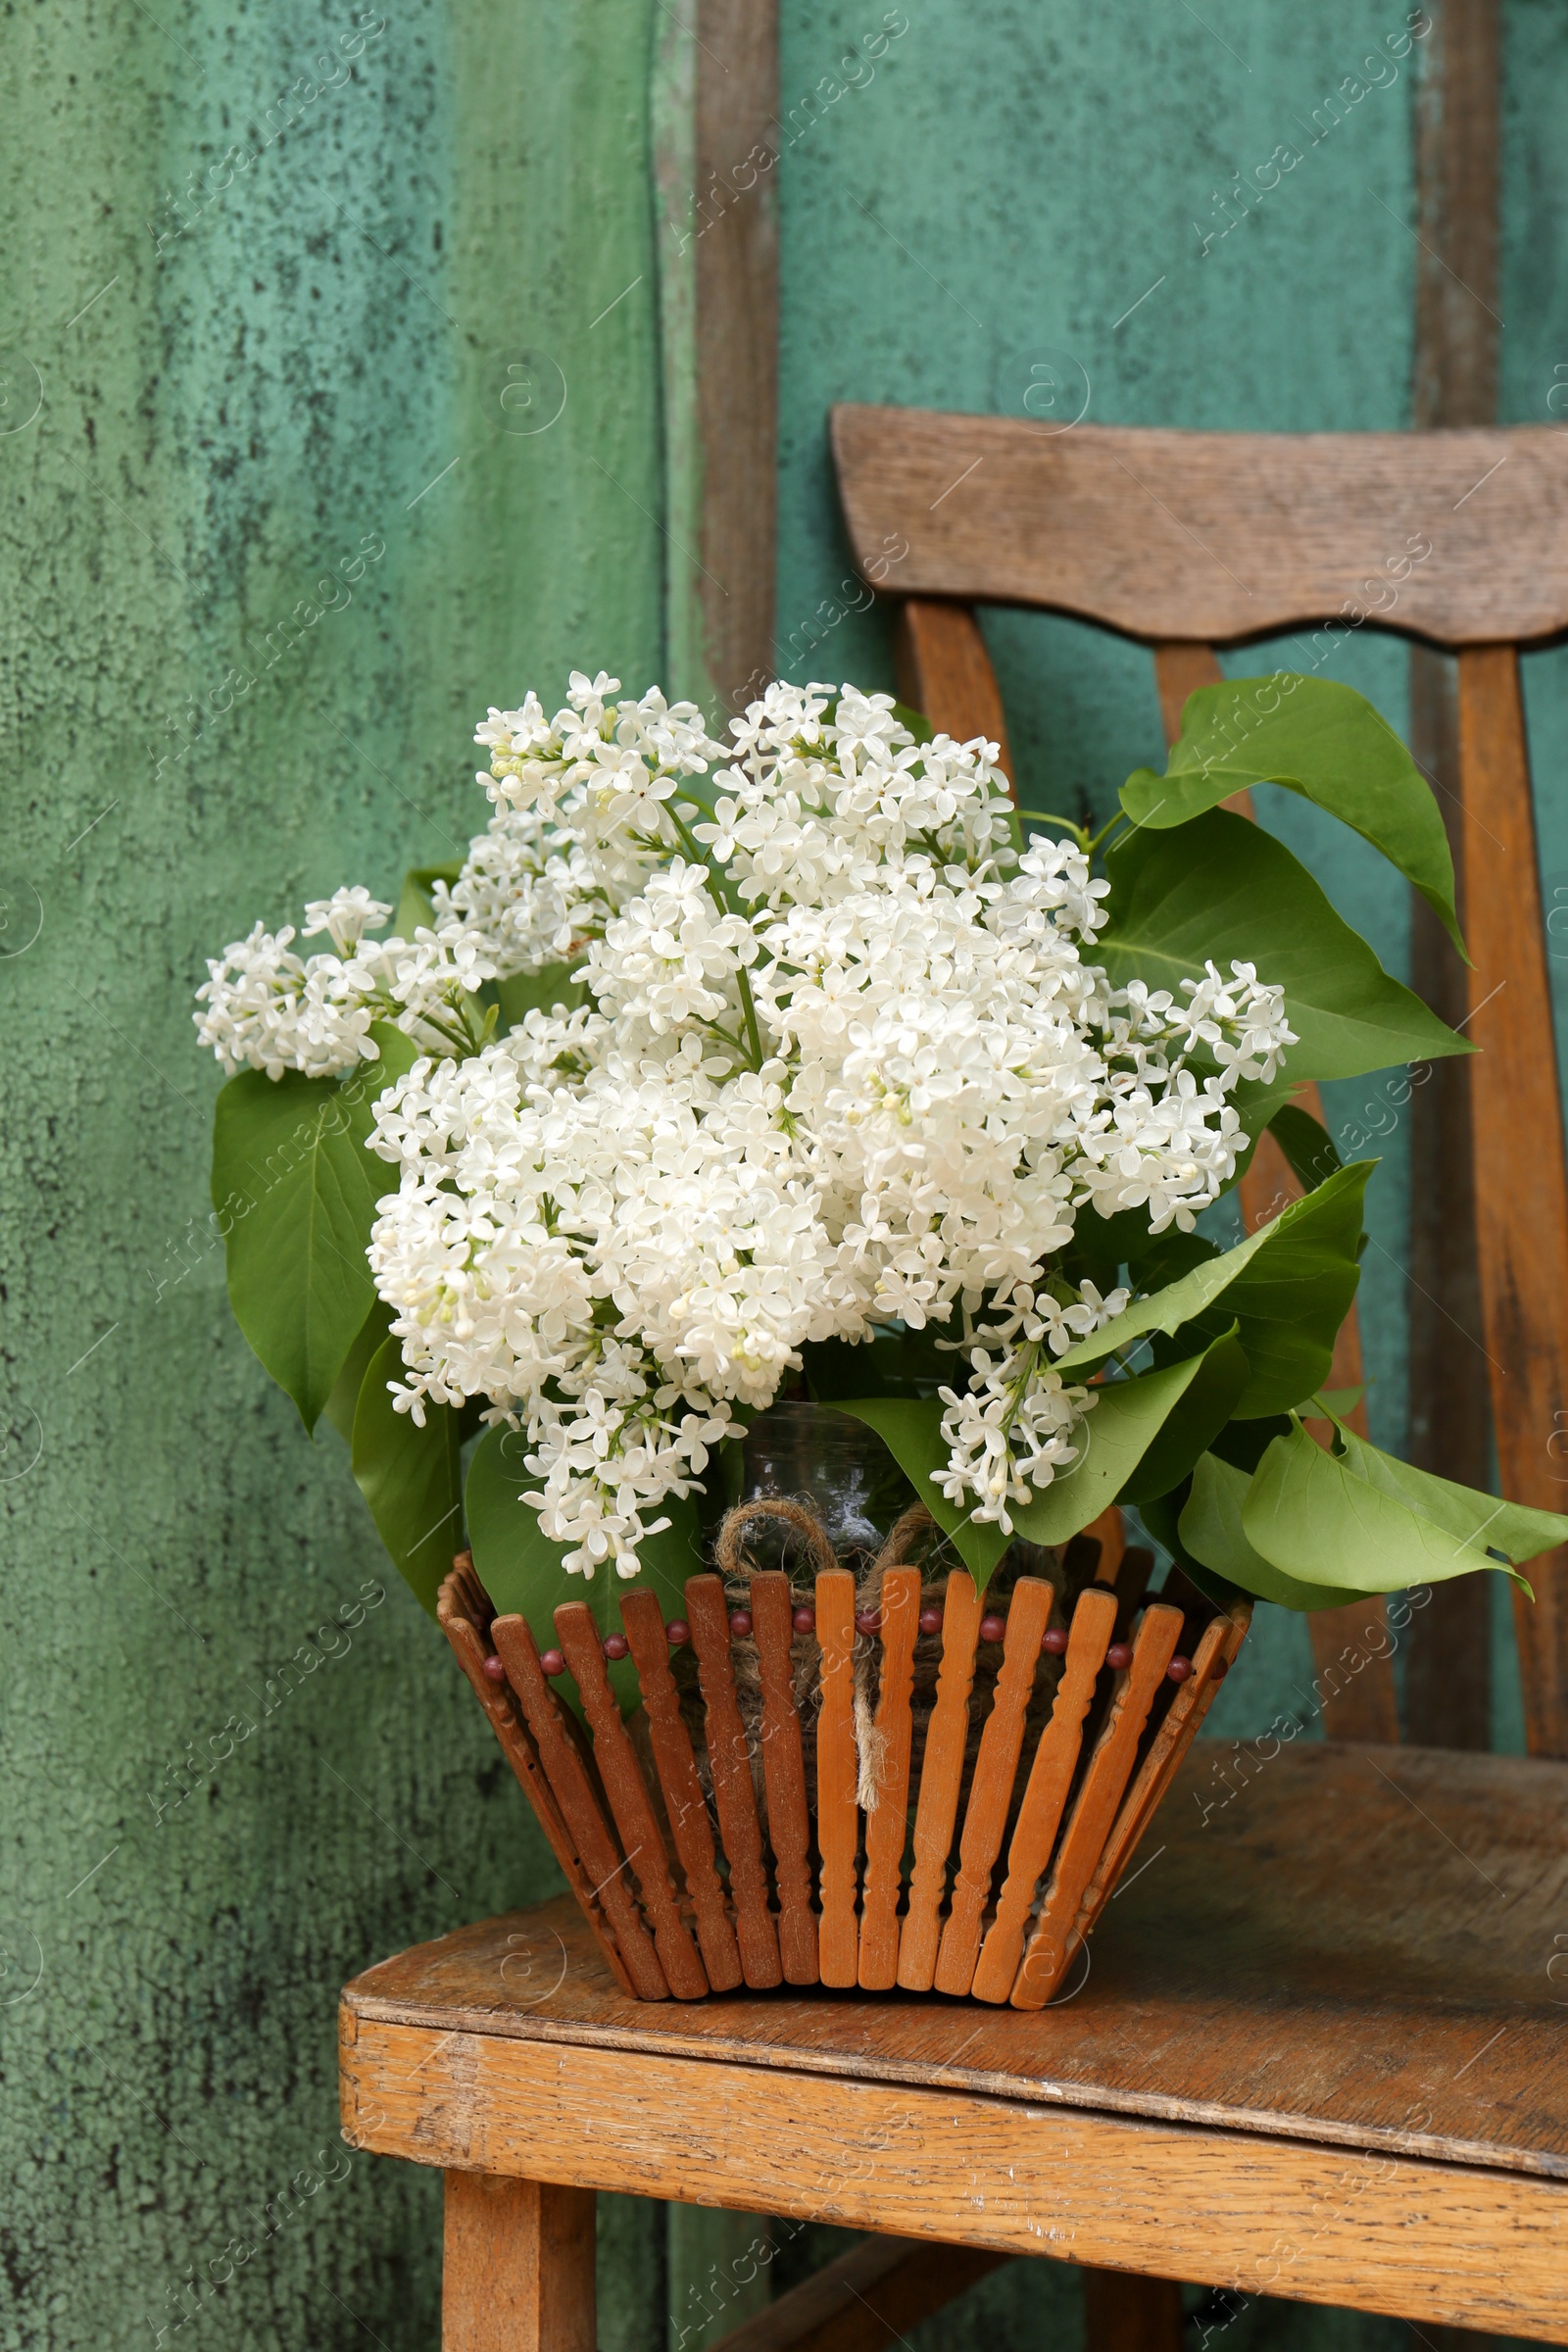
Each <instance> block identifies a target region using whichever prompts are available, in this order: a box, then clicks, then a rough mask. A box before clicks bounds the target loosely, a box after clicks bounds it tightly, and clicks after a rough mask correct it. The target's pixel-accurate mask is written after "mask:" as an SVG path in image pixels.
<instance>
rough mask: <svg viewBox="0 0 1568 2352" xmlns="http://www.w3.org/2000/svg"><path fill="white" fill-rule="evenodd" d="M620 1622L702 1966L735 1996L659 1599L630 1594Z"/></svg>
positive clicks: (728, 1940)
mask: <svg viewBox="0 0 1568 2352" xmlns="http://www.w3.org/2000/svg"><path fill="white" fill-rule="evenodd" d="M620 1621H621V1624H622V1625H623V1626H624V1627H625V1629H626V1639H627V1641H628V1642H630V1644H631V1654H632V1659H633V1661H634V1663H635V1665H636V1668H637V1680H638V1682H639V1683H640V1685H641V1686H642V1693H643V1705H644V1707H645V1709H646V1710H647V1714H648V1737H649V1744H650V1745H651V1747H652V1748H653V1751H654V1765H655V1768H656V1770H657V1771H658V1774H659V1785H660V1788H661V1789H662V1791H663V1796H664V1810H665V1811H666V1812H667V1813H668V1815H669V1826H670V1829H671V1831H672V1833H673V1835H674V1839H675V1851H676V1853H677V1854H679V1856H680V1865H681V1869H682V1870H683V1871H684V1872H685V1874H686V1891H687V1893H688V1894H689V1895H690V1897H691V1901H692V1908H693V1910H694V1911H695V1912H696V1914H697V1940H698V1943H699V1944H700V1945H701V1947H702V1954H703V1965H704V1966H705V1968H706V1969H707V1971H708V1981H709V1983H710V1985H711V1986H712V1988H713V1990H714V1991H715V1992H729V1991H731V1990H732V1989H733V1987H734V1986H735V1985H739V1984H740V1982H741V1955H740V1947H739V1946H738V1944H737V1943H736V1941H735V1929H734V1926H733V1924H732V1923H731V1920H730V1916H729V1910H728V1906H727V1905H726V1903H725V1901H724V1887H723V1883H722V1881H721V1880H720V1878H719V1875H718V1870H717V1867H716V1865H715V1860H714V1852H713V1833H712V1829H711V1826H710V1823H709V1819H708V1800H707V1798H706V1797H705V1796H704V1794H703V1784H702V1780H701V1777H700V1776H699V1773H698V1770H697V1758H696V1757H695V1755H694V1754H693V1753H692V1742H691V1735H690V1733H689V1732H688V1731H687V1729H686V1724H685V1720H684V1718H683V1717H682V1715H681V1711H680V1693H679V1691H677V1690H676V1688H675V1678H674V1676H673V1674H671V1672H670V1669H669V1642H668V1640H667V1637H666V1636H665V1632H664V1613H663V1610H662V1608H661V1607H660V1605H659V1595H658V1593H651V1592H649V1591H648V1590H647V1588H646V1587H644V1588H643V1589H642V1590H641V1591H639V1592H635V1593H622V1595H621V1601H620Z"/></svg>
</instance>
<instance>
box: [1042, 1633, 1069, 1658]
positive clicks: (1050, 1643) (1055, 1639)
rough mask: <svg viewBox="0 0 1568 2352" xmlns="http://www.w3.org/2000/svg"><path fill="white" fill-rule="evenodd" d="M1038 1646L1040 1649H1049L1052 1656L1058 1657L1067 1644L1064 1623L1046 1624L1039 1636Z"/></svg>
mask: <svg viewBox="0 0 1568 2352" xmlns="http://www.w3.org/2000/svg"><path fill="white" fill-rule="evenodd" d="M1040 1646H1041V1648H1042V1649H1049V1650H1050V1652H1051V1654H1052V1656H1053V1657H1054V1658H1059V1657H1060V1655H1061V1653H1062V1651H1063V1650H1064V1649H1065V1648H1066V1646H1067V1629H1066V1627H1065V1626H1064V1625H1048V1626H1047V1628H1046V1630H1045V1632H1044V1633H1043V1634H1042V1635H1041V1637H1040Z"/></svg>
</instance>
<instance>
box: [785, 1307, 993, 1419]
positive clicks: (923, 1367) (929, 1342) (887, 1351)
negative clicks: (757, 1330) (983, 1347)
mask: <svg viewBox="0 0 1568 2352" xmlns="http://www.w3.org/2000/svg"><path fill="white" fill-rule="evenodd" d="M953 1328H954V1329H955V1330H956V1329H957V1325H956V1324H955V1325H954V1326H953ZM947 1337H948V1327H947V1326H945V1325H943V1324H940V1323H928V1324H927V1325H926V1327H925V1329H924V1330H923V1331H886V1330H883V1331H878V1332H876V1333H875V1335H874V1336H873V1337H872V1338H871V1339H869V1340H860V1341H850V1340H808V1341H807V1343H806V1345H805V1346H804V1347H803V1348H802V1349H801V1367H802V1378H803V1379H804V1380H805V1382H806V1385H807V1388H808V1389H809V1391H810V1395H811V1398H812V1401H813V1403H816V1404H837V1403H839V1402H840V1400H841V1399H842V1398H844V1397H864V1396H866V1395H875V1396H878V1397H934V1396H935V1395H936V1393H937V1390H938V1389H939V1388H951V1387H952V1386H953V1379H954V1374H955V1372H956V1370H957V1369H958V1366H959V1364H960V1363H961V1360H962V1359H961V1357H960V1356H959V1355H958V1354H957V1353H956V1352H955V1350H954V1349H953V1348H951V1347H950V1348H948V1349H947V1350H946V1351H942V1350H939V1348H938V1346H937V1342H938V1341H939V1340H941V1339H946V1338H947Z"/></svg>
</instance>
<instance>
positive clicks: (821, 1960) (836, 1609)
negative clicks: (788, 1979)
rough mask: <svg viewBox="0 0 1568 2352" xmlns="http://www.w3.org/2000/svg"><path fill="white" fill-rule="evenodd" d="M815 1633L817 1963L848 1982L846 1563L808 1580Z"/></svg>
mask: <svg viewBox="0 0 1568 2352" xmlns="http://www.w3.org/2000/svg"><path fill="white" fill-rule="evenodd" d="M816 1639H817V1643H818V1646H819V1648H820V1650H821V1653H822V1664H821V1691H822V1704H821V1708H820V1710H819V1712H818V1714H817V1718H816V1842H817V1847H818V1850H819V1852H820V1854H821V1857H822V1879H821V1906H822V1919H821V1927H820V1930H819V1934H818V1966H819V1967H820V1969H821V1972H822V1982H823V1984H824V1985H840V1986H842V1985H853V1984H854V1983H855V1982H856V1979H857V1977H858V1974H859V1966H860V1929H859V1922H858V1919H857V1917H856V1909H855V1900H856V1894H857V1891H858V1886H857V1876H856V1855H857V1851H858V1846H859V1842H860V1815H859V1808H858V1804H857V1803H856V1789H857V1787H858V1781H859V1765H858V1757H857V1754H856V1745H855V1579H854V1577H853V1576H852V1575H851V1574H850V1572H849V1570H848V1569H847V1568H830V1569H824V1570H823V1571H822V1573H821V1574H820V1575H819V1576H818V1578H817V1580H816Z"/></svg>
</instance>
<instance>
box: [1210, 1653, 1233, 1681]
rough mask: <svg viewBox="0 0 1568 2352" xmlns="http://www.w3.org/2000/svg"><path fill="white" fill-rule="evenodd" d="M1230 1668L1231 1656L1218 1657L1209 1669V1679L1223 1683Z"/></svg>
mask: <svg viewBox="0 0 1568 2352" xmlns="http://www.w3.org/2000/svg"><path fill="white" fill-rule="evenodd" d="M1230 1670H1231V1662H1230V1660H1229V1658H1216V1659H1215V1660H1214V1663H1213V1665H1212V1666H1211V1667H1210V1668H1209V1670H1208V1679H1209V1681H1210V1682H1211V1683H1222V1682H1223V1681H1224V1680H1225V1677H1226V1676H1227V1675H1228V1674H1229V1672H1230Z"/></svg>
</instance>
